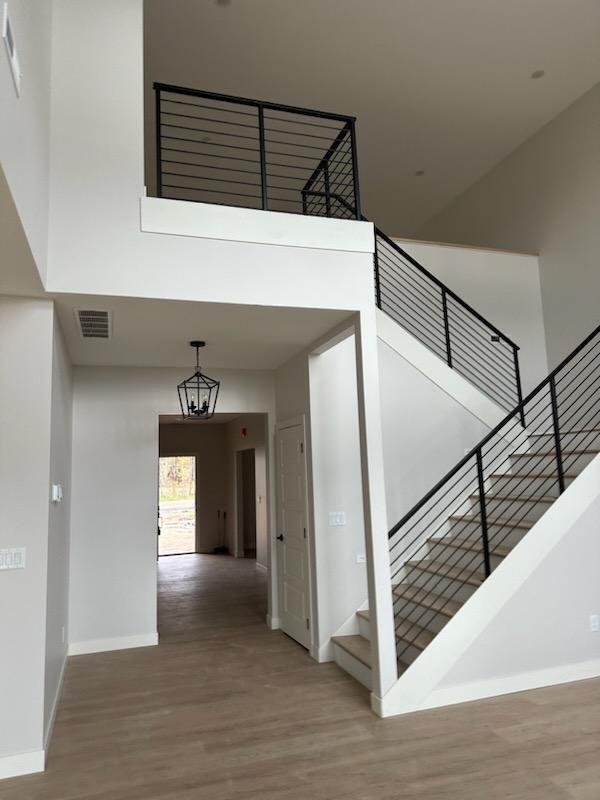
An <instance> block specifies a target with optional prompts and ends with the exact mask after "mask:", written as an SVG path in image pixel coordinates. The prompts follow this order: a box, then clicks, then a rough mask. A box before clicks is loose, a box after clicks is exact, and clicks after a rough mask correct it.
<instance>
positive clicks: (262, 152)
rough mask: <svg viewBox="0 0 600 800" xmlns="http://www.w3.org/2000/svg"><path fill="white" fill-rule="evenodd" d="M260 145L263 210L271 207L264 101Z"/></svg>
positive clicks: (259, 123) (259, 133)
mask: <svg viewBox="0 0 600 800" xmlns="http://www.w3.org/2000/svg"><path fill="white" fill-rule="evenodd" d="M258 147H259V152H260V188H261V196H262V208H263V211H267V210H268V208H269V193H268V189H267V151H266V146H265V112H264V107H263V105H262V103H259V104H258Z"/></svg>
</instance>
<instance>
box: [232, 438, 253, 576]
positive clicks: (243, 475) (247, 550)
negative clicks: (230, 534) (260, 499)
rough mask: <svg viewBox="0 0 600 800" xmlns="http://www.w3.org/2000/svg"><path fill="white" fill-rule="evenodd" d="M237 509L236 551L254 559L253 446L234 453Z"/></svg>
mask: <svg viewBox="0 0 600 800" xmlns="http://www.w3.org/2000/svg"><path fill="white" fill-rule="evenodd" d="M236 459H237V464H236V473H237V481H236V489H237V510H238V520H237V523H238V552H239V555H241V556H243V557H244V558H251V559H253V560H255V561H256V514H257V497H256V452H255V450H254V448H253V447H252V448H249V449H247V450H238V451H237V454H236Z"/></svg>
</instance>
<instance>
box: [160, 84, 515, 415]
mask: <svg viewBox="0 0 600 800" xmlns="http://www.w3.org/2000/svg"><path fill="white" fill-rule="evenodd" d="M154 91H155V95H156V159H157V163H156V178H157V180H156V192H157V195H158V197H164V198H168V199H174V200H192V201H196V202H202V203H212V204H215V203H216V204H221V205H228V206H241V207H244V208H255V209H264V210H271V211H288V212H292V213H298V214H304V215H311V216H325V217H335V218H338V219H356V220H365V217H363V216H362V214H361V206H360V190H359V183H358V167H357V156H356V132H355V118H354V117H348V116H343V115H340V114H328V113H325V112H322V111H313V110H310V109H304V108H296V107H293V106H285V105H280V104H277V103H269V102H264V101H259V100H250V99H247V98H240V97H231V96H229V95H223V94H216V93H215V92H206V91H201V90H197V89H187V88H183V87H179V86H171V85H168V84H164V83H155V84H154ZM375 245H376V246H375V300H376V303H377V306H378V307H379V308H380V309H382V310H383V311H385V312H386V313H387V314H388V315H389V316H390V317H392V319H394V320H395V321H396V322H398V323H399V324H401V325H402V326H403V327H404V328H405V329H406V330H408V331H409V332H410V333H411V334H413V335H414V336H415V337H416V338H417V339H419V341H421V342H422V343H423V344H425V345H426V346H427V347H429V348H430V349H431V350H432V351H433V352H434V353H435V354H436V355H438V356H439V357H440V358H442V359H444V360H445V361H446V363H447V364H448V366H450V367H452V368H453V369H454V370H456V371H457V372H459V373H460V374H461V375H463V376H464V377H465V378H466V379H467V380H469V381H470V382H471V383H473V384H474V385H475V386H476V387H477V388H479V389H480V390H481V391H483V392H484V393H486V394H487V395H489V396H490V397H491V398H492V399H493V400H495V401H496V402H497V403H498V404H499V405H500V406H502V407H503V408H505V409H510V408H512V407H513V406H514V405H515V403H519V402H520V401H521V399H522V395H521V379H520V374H519V357H518V351H519V348H518V346H517V345H516V344H515V343H514V342H512V341H511V340H510V339H509V338H508V337H507V336H506V335H505V334H503V333H502V332H501V331H500V330H498V329H497V328H496V327H495V326H494V325H492V324H491V323H490V322H488V321H487V320H486V319H485V318H484V317H483V316H481V314H479V313H478V312H477V311H475V309H473V308H472V307H471V306H469V305H468V303H466V302H465V301H464V300H462V299H461V298H460V297H458V295H456V294H455V293H454V292H453V291H452V290H451V289H449V288H448V287H447V286H445V285H444V284H443V283H442V282H441V281H439V280H438V279H437V278H436V277H435V276H434V275H432V274H431V273H430V272H428V270H426V269H425V268H424V267H423V266H421V264H419V263H418V262H417V261H416V260H415V259H414V258H412V257H411V256H410V255H408V253H406V252H405V251H404V250H403V249H402V248H401V247H399V246H398V245H397V244H396V242H394V241H393V240H392V239H390V238H389V237H387V236H386V235H385V234H384V233H383V232H382V231H380V230H378V229H377V228H376V229H375Z"/></svg>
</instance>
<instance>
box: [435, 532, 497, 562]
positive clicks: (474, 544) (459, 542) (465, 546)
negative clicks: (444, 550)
mask: <svg viewBox="0 0 600 800" xmlns="http://www.w3.org/2000/svg"><path fill="white" fill-rule="evenodd" d="M429 541H430V542H433V543H434V544H447V545H449V546H450V547H457V548H459V549H460V550H473V551H475V552H481V542H480V541H479V540H478V539H477V540H474V541H471V540H469V539H467V538H466V537H464V536H440V537H439V538H431V539H429ZM510 551H511V548H510V547H506V546H504V545H501V544H497V545H494V547H492V549H491V550H490V552H491V554H492V555H495V556H500V558H506V556H507V555H508V554H509V553H510Z"/></svg>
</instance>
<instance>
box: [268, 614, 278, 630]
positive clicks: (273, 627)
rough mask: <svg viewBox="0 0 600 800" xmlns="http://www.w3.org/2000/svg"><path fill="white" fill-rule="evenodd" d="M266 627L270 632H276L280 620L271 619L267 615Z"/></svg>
mask: <svg viewBox="0 0 600 800" xmlns="http://www.w3.org/2000/svg"><path fill="white" fill-rule="evenodd" d="M267 626H268V627H269V628H270V629H271V630H272V631H278V630H279V628H280V626H281V620H280V619H279V617H272V616H271V615H270V614H267Z"/></svg>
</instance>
